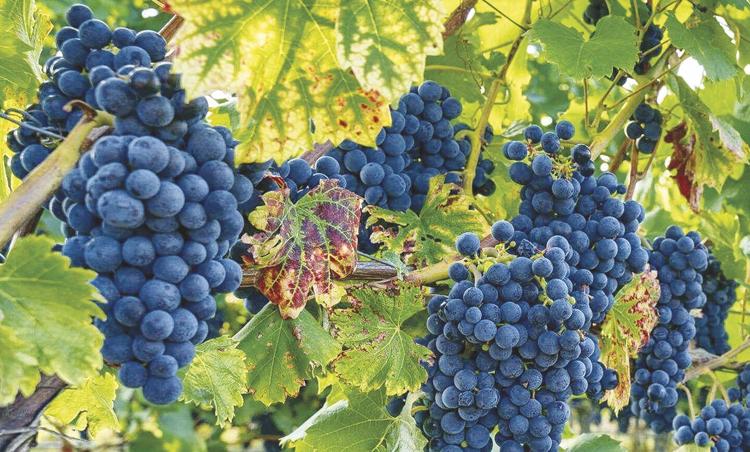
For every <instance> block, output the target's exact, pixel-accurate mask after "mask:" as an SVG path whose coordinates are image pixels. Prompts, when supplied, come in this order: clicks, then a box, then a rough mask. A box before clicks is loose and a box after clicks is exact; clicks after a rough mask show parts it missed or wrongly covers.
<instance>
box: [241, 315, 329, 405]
mask: <svg viewBox="0 0 750 452" xmlns="http://www.w3.org/2000/svg"><path fill="white" fill-rule="evenodd" d="M235 338H236V339H239V340H240V344H239V346H238V348H239V349H240V350H242V351H243V352H245V356H246V357H247V362H248V365H249V367H250V371H249V372H248V375H247V383H248V388H249V389H250V393H251V394H252V395H253V397H254V398H255V399H256V400H258V401H260V402H263V403H264V404H265V405H271V404H272V403H276V402H283V401H284V400H286V398H287V397H290V396H296V395H297V393H298V392H299V389H300V387H301V386H302V385H304V384H305V380H309V379H310V378H313V377H315V376H316V375H318V374H320V373H321V370H322V369H323V368H324V367H325V366H327V365H328V363H330V362H331V361H332V360H333V359H334V358H336V356H337V355H338V354H339V352H340V351H341V345H339V343H338V342H336V341H335V340H334V339H333V338H332V337H331V335H330V334H328V332H327V331H325V330H324V329H323V328H322V327H321V326H320V325H319V324H318V322H317V321H316V320H315V318H314V317H313V316H312V315H311V314H310V313H309V312H307V311H302V312H301V313H300V315H299V316H298V317H297V318H296V319H291V320H284V319H283V318H281V315H279V310H278V309H276V307H275V306H274V305H272V304H267V305H266V306H265V307H264V308H263V309H261V311H260V312H259V313H258V314H256V315H255V316H254V317H253V318H252V320H250V322H248V323H247V324H246V325H245V326H244V327H243V328H242V330H241V331H240V332H239V333H237V335H235Z"/></svg>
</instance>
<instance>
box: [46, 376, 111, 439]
mask: <svg viewBox="0 0 750 452" xmlns="http://www.w3.org/2000/svg"><path fill="white" fill-rule="evenodd" d="M117 386H118V384H117V378H116V377H115V376H114V375H113V374H111V373H104V374H101V375H95V376H93V377H89V378H87V379H86V381H84V382H83V383H82V384H81V385H78V386H74V387H70V388H66V389H65V390H63V392H61V393H60V394H59V395H58V396H57V397H55V399H54V400H53V401H52V403H50V404H49V406H47V408H46V409H45V410H44V414H45V416H48V417H50V418H52V419H54V420H56V421H57V422H58V423H60V424H61V425H72V426H73V428H75V429H76V430H78V431H84V430H88V432H89V433H90V434H91V436H93V437H96V435H97V433H99V432H100V431H102V430H113V431H119V429H120V423H119V422H118V420H117V415H116V414H115V410H114V402H115V396H116V390H117Z"/></svg>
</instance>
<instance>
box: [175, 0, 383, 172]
mask: <svg viewBox="0 0 750 452" xmlns="http://www.w3.org/2000/svg"><path fill="white" fill-rule="evenodd" d="M338 5H339V4H338V2H321V1H315V0H261V1H253V2H247V1H241V0H227V1H222V2H209V3H206V2H204V1H202V0H175V1H172V2H170V7H171V8H172V9H173V10H174V11H175V12H176V13H178V14H180V15H181V16H182V17H184V18H185V20H186V23H185V25H184V26H183V27H182V29H181V30H180V32H179V33H178V36H177V37H176V38H175V42H176V43H178V46H179V49H178V50H179V52H178V54H177V58H176V59H175V68H176V70H177V72H181V73H182V74H183V81H184V85H185V86H187V87H189V88H190V89H191V90H192V92H193V93H209V92H211V91H213V90H217V89H220V90H223V91H229V92H233V93H236V94H237V96H238V110H239V112H240V117H241V119H240V124H241V126H240V129H239V130H238V131H237V132H240V133H238V134H237V136H238V139H240V140H241V141H242V142H241V144H240V145H239V146H238V148H237V154H236V161H237V163H243V162H252V161H261V160H266V159H269V158H274V159H276V161H279V162H280V161H283V160H286V159H287V158H290V157H293V156H296V155H299V154H301V153H302V152H304V151H306V150H308V149H312V146H313V143H314V142H321V143H322V142H325V141H326V140H331V141H332V142H334V143H339V142H341V141H342V140H343V139H345V138H351V139H353V140H355V141H356V142H358V143H362V144H364V145H373V144H374V141H375V136H376V135H377V133H378V132H379V131H380V129H381V128H382V127H383V126H387V125H389V123H390V113H389V111H388V99H383V98H381V97H380V95H379V93H378V92H377V91H373V90H367V89H365V88H363V87H362V86H361V85H360V83H359V82H358V81H357V79H356V78H355V76H354V74H352V72H351V71H349V70H347V69H344V68H343V67H341V66H340V65H339V62H338V60H337V57H336V53H337V52H336V51H337V40H336V21H337V18H338V16H339V8H338Z"/></svg>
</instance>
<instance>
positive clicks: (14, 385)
mask: <svg viewBox="0 0 750 452" xmlns="http://www.w3.org/2000/svg"><path fill="white" fill-rule="evenodd" d="M36 364H37V361H36V358H35V357H34V349H33V347H32V346H31V344H29V343H28V342H24V341H22V340H21V339H19V338H18V336H17V335H16V333H15V332H14V331H13V328H10V327H7V326H5V325H3V323H2V321H0V406H3V405H7V404H9V403H11V402H12V401H13V400H14V399H15V398H16V394H17V393H18V391H19V390H20V391H21V393H22V394H24V395H29V394H31V393H32V392H34V388H35V387H36V385H37V383H39V370H38V369H37V367H36Z"/></svg>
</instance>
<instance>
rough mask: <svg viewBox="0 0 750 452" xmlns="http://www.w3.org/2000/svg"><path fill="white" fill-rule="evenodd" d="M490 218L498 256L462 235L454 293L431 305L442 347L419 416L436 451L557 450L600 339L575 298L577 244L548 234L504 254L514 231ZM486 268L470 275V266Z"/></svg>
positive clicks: (432, 325) (432, 344)
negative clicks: (532, 248)
mask: <svg viewBox="0 0 750 452" xmlns="http://www.w3.org/2000/svg"><path fill="white" fill-rule="evenodd" d="M514 232H515V231H514V228H513V226H512V225H511V224H510V223H508V222H505V221H500V222H497V223H496V224H495V225H493V228H492V235H493V237H494V238H495V239H496V240H497V241H498V242H500V245H498V247H497V250H498V254H499V256H500V257H499V258H493V259H490V258H486V257H484V255H483V253H480V241H479V238H478V237H477V236H476V235H474V234H470V233H466V234H462V235H460V236H459V237H458V239H457V241H456V248H457V250H458V251H459V253H461V254H463V255H464V256H466V259H465V260H464V262H457V263H454V264H453V265H452V266H451V267H450V272H449V274H450V277H451V279H452V280H453V281H454V285H453V287H452V289H451V290H450V293H449V294H448V296H443V295H436V296H434V297H433V298H432V299H431V300H430V302H429V304H428V312H429V314H430V315H429V318H428V320H427V328H428V330H429V332H430V333H431V336H430V337H429V343H428V347H429V348H430V349H431V350H432V351H433V353H434V354H435V363H434V364H432V365H431V366H429V368H428V373H429V376H430V379H429V381H428V382H427V383H426V384H425V385H424V386H423V391H424V392H425V393H426V394H427V398H428V404H429V410H428V413H429V416H427V415H422V416H421V418H422V419H419V420H420V421H421V427H422V430H423V431H424V433H425V434H426V435H427V436H428V437H429V438H430V450H443V451H453V450H466V449H467V448H468V449H472V450H490V449H491V448H492V444H491V441H490V432H492V431H493V430H494V429H495V427H497V428H498V432H497V434H496V435H495V442H496V443H497V445H498V446H500V450H503V451H505V450H508V451H514V450H518V451H522V450H525V449H524V448H525V447H529V448H531V450H539V451H547V450H557V448H558V445H559V442H560V439H561V433H562V431H563V428H564V425H565V422H566V421H567V419H568V417H569V414H570V410H569V407H568V405H567V400H568V399H569V398H570V396H571V395H574V394H575V395H578V394H583V393H585V392H586V391H587V389H588V381H587V377H588V376H590V375H591V373H593V372H595V370H594V366H593V364H592V361H591V359H590V357H591V356H592V355H593V354H594V352H595V348H596V344H595V343H594V341H593V340H592V339H591V338H590V337H588V336H586V335H585V334H584V325H585V322H586V320H585V314H584V313H583V312H582V311H581V310H580V309H579V308H578V307H576V306H575V304H574V301H573V300H572V298H571V297H570V293H571V291H572V288H573V284H572V282H571V281H570V279H569V276H570V272H571V268H570V266H569V263H568V261H569V259H570V257H571V253H572V249H571V247H570V245H569V244H568V242H567V240H565V238H563V237H561V236H553V237H551V238H550V239H549V240H548V242H547V244H546V245H545V246H544V247H543V248H542V249H540V250H538V252H537V253H536V254H534V255H532V256H531V257H525V256H514V255H511V254H509V253H507V251H508V250H509V249H510V241H511V239H512V237H513V235H514ZM474 264H479V265H481V268H484V272H483V274H482V275H481V277H479V278H477V279H473V275H474V274H475V271H472V272H470V271H469V268H468V267H467V265H474Z"/></svg>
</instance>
